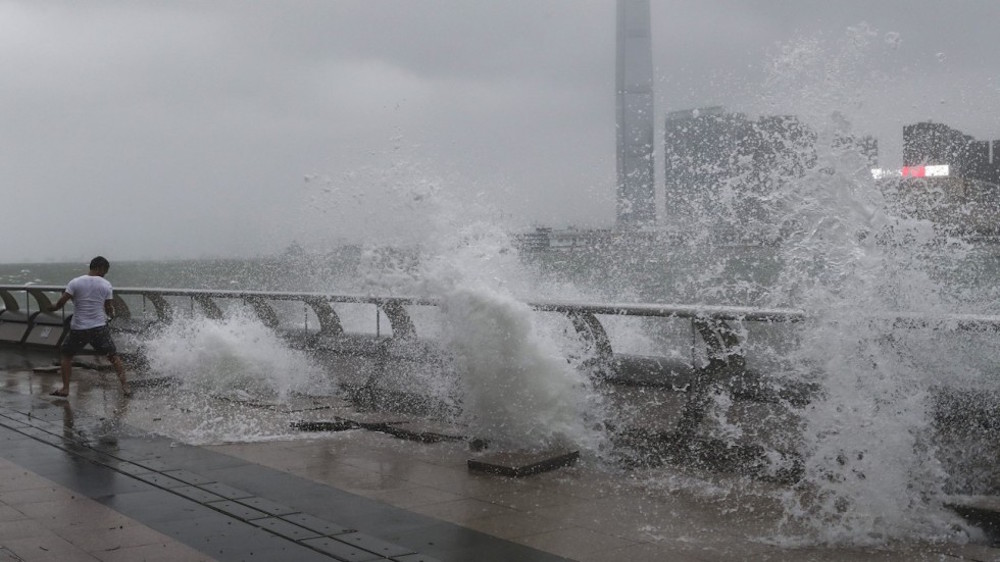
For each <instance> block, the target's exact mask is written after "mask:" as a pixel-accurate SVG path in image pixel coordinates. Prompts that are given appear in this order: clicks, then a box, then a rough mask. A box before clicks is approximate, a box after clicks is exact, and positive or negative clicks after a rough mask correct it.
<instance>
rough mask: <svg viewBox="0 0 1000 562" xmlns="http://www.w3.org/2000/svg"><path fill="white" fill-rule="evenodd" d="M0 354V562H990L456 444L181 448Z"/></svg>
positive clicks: (353, 441)
mask: <svg viewBox="0 0 1000 562" xmlns="http://www.w3.org/2000/svg"><path fill="white" fill-rule="evenodd" d="M0 357H3V358H4V361H3V362H2V363H0V367H2V369H0V561H7V560H109V561H110V560H225V561H228V560H282V561H285V560H304V561H308V560H348V561H353V560H356V561H362V562H363V561H367V560H385V559H390V560H396V561H399V562H412V561H418V560H425V561H431V560H442V561H473V560H474V561H493V560H495V561H514V560H517V561H555V560H579V561H582V562H591V561H593V562H597V561H619V560H621V561H625V560H628V561H652V560H678V561H687V560H690V561H708V560H817V561H826V560H830V561H832V560H899V561H903V560H907V561H908V560H1000V550H997V549H994V548H991V547H990V546H988V545H986V544H949V543H901V544H892V545H888V546H884V547H881V548H873V549H865V548H844V547H838V548H833V547H821V546H814V547H803V548H790V547H788V546H780V545H779V544H776V542H775V541H774V540H773V524H774V522H775V521H776V520H777V519H779V518H780V515H781V513H780V508H779V506H778V505H776V504H775V503H774V502H773V500H770V499H768V498H769V497H768V496H767V495H766V494H762V495H753V494H740V493H736V492H734V490H733V489H732V488H729V489H723V488H722V487H721V485H720V488H719V491H717V492H716V493H715V496H714V499H713V496H712V492H711V491H706V489H705V485H704V482H703V481H697V480H696V479H694V478H692V477H690V476H689V475H686V474H685V473H683V472H680V471H678V472H675V473H665V472H662V471H661V472H658V473H657V474H656V475H655V476H654V475H650V474H648V473H644V472H642V471H629V472H625V471H615V470H610V469H608V468H607V467H599V466H595V465H594V463H592V462H587V461H586V460H582V461H581V462H578V463H576V464H574V465H573V466H569V467H564V468H559V469H557V470H555V471H552V472H547V473H543V474H535V475H532V476H529V477H524V478H509V477H504V476H499V475H493V474H484V473H479V472H473V471H470V470H469V469H468V465H467V462H468V460H469V459H470V458H472V457H473V456H474V453H471V452H470V451H469V448H468V446H467V444H466V443H464V442H461V441H454V440H447V439H445V440H440V441H437V442H433V443H426V442H419V441H413V440H407V439H401V438H399V437H398V436H394V435H391V434H389V433H385V432H379V431H369V430H366V429H345V430H344V431H336V432H324V433H315V434H307V435H301V434H298V435H292V434H288V435H279V436H276V437H274V438H271V439H263V440H259V441H257V442H234V443H225V444H212V445H203V446H193V445H188V444H184V443H182V442H180V441H178V440H177V439H176V436H175V437H174V438H172V437H170V436H167V435H163V434H161V432H160V431H157V429H158V428H157V424H162V423H164V417H166V416H167V415H168V414H167V412H166V410H167V409H166V408H165V406H164V404H163V403H162V402H163V400H162V399H157V398H156V396H155V395H154V393H153V392H152V391H151V390H150V389H149V388H145V387H143V385H141V384H140V385H137V387H136V391H135V396H134V397H133V398H131V399H128V400H126V399H124V398H123V397H121V396H120V392H119V391H118V389H117V388H116V385H115V384H114V377H113V376H110V377H102V376H97V375H95V374H93V373H88V372H86V371H85V370H79V369H78V370H77V375H76V381H77V382H74V384H73V391H72V392H71V395H70V398H69V399H57V398H53V397H49V396H48V392H50V391H51V390H52V389H54V388H55V387H56V386H57V384H58V375H56V374H40V373H34V372H33V371H32V369H31V368H32V366H39V365H45V364H48V362H51V357H50V356H48V355H44V354H43V355H32V354H24V353H18V354H9V353H7V354H5V353H4V352H2V351H0ZM158 400H159V401H158ZM269 412H270V413H269ZM272 413H273V412H271V411H270V410H268V409H267V408H262V409H260V411H259V415H260V416H261V417H265V418H266V417H267V416H269V415H272ZM317 416H318V414H317ZM276 419H277V418H276ZM316 419H319V418H318V417H317V418H316ZM192 423H194V422H192ZM274 424H275V426H278V425H281V424H286V421H285V420H284V419H283V418H282V419H280V420H278V421H275V422H274ZM286 425H287V424H286ZM696 482H697V485H696V484H695V483H696ZM754 486H766V485H764V484H760V483H755V484H754ZM693 488H697V491H693Z"/></svg>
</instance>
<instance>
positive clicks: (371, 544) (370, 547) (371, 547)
mask: <svg viewBox="0 0 1000 562" xmlns="http://www.w3.org/2000/svg"><path fill="white" fill-rule="evenodd" d="M336 539H337V540H338V541H343V542H345V543H347V544H349V545H351V546H356V547H358V548H360V549H362V550H367V551H368V552H373V553H375V554H378V555H379V556H382V557H384V558H391V557H393V556H403V555H406V554H416V552H415V551H414V550H413V549H412V548H407V547H405V546H400V545H398V544H393V543H391V542H388V541H384V540H382V539H379V538H376V537H373V536H371V535H368V534H365V533H347V534H344V535H338V536H337V537H336Z"/></svg>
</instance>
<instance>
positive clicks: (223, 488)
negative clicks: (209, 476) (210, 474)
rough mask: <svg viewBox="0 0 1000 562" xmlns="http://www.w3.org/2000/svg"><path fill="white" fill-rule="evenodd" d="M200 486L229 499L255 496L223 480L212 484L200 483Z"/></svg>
mask: <svg viewBox="0 0 1000 562" xmlns="http://www.w3.org/2000/svg"><path fill="white" fill-rule="evenodd" d="M198 487H199V488H201V489H203V490H208V491H209V492H212V493H213V494H217V495H220V496H222V497H224V498H226V499H228V500H239V499H243V498H249V497H253V494H251V493H250V492H247V491H245V490H240V489H239V488H233V487H232V486H228V485H226V484H222V483H221V482H212V483H211V484H199V485H198Z"/></svg>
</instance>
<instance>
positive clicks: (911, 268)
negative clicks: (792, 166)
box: [776, 120, 957, 544]
mask: <svg viewBox="0 0 1000 562" xmlns="http://www.w3.org/2000/svg"><path fill="white" fill-rule="evenodd" d="M841 127H842V124H841V123H840V122H839V120H837V123H834V124H830V123H829V122H821V123H820V131H821V132H820V135H819V137H818V139H817V148H818V154H819V158H818V159H817V165H816V166H815V167H814V168H812V169H811V170H810V171H808V172H807V173H805V174H803V175H802V176H801V177H800V178H797V179H796V181H794V182H789V184H788V188H787V190H786V192H785V193H784V196H785V198H784V204H785V205H786V208H787V209H788V212H789V215H788V216H789V219H790V220H789V222H790V224H793V225H794V227H793V228H791V229H789V231H788V236H787V238H786V240H785V241H784V242H783V246H782V255H783V258H784V263H785V268H784V271H783V281H784V284H783V286H782V287H781V288H780V291H778V292H776V294H781V293H782V292H783V294H781V298H782V299H783V300H786V302H787V301H791V302H796V303H799V305H800V306H802V307H803V308H805V309H806V310H807V311H808V312H809V314H810V316H811V318H812V320H811V321H810V322H808V323H806V324H805V325H804V327H803V331H802V334H801V340H800V348H799V349H798V351H797V352H796V353H795V354H794V358H795V359H796V360H797V361H798V362H799V364H800V365H801V366H802V367H803V369H802V370H801V371H800V373H799V375H800V377H801V378H803V379H805V380H807V381H809V382H815V383H818V385H819V388H820V391H819V393H818V394H817V395H816V396H815V397H814V399H813V400H812V402H811V403H810V404H809V405H808V406H807V407H805V408H804V409H803V410H802V411H801V419H802V430H803V431H802V441H803V444H802V451H801V452H802V454H803V455H804V457H803V458H804V475H803V478H802V480H801V481H800V482H799V483H798V484H797V485H796V486H794V487H793V488H792V489H791V490H790V491H789V492H787V493H786V494H785V495H784V501H785V507H786V514H785V522H786V529H790V528H792V527H796V526H797V525H803V526H804V528H805V529H806V532H805V535H802V536H800V537H799V540H805V541H806V542H811V541H819V542H823V543H843V544H884V543H885V542H887V541H889V540H893V539H897V538H920V539H927V540H941V539H954V538H956V536H955V527H954V525H955V524H956V522H957V517H955V516H953V515H951V514H949V513H947V512H946V511H945V510H944V509H943V508H942V505H941V500H940V498H941V494H942V490H943V485H944V482H945V476H946V475H945V473H944V471H943V470H942V469H941V465H940V463H939V461H938V460H937V458H936V455H935V450H936V449H935V446H934V444H933V439H932V435H933V424H932V417H931V415H930V414H929V407H930V403H929V397H930V393H931V390H932V388H931V387H932V383H934V382H935V381H936V380H937V375H938V373H935V372H933V371H932V370H928V369H927V368H926V365H923V364H921V362H920V358H921V356H922V354H923V352H926V350H928V349H930V348H932V347H933V346H936V345H937V344H936V343H935V341H934V340H935V339H936V336H935V335H934V334H932V333H928V332H926V331H923V332H922V331H919V330H907V329H906V328H897V327H895V326H894V324H893V315H894V314H898V313H908V312H919V313H920V314H934V313H935V312H939V311H942V309H943V307H942V303H941V302H940V300H939V298H938V295H939V294H940V293H941V288H940V287H939V286H938V285H937V283H936V282H935V281H934V280H933V279H932V277H931V276H930V275H929V274H928V273H927V272H928V269H929V268H934V267H936V266H937V264H936V263H935V262H934V261H933V260H931V259H929V257H930V256H932V255H933V254H934V253H935V252H934V250H935V248H934V245H935V244H937V246H938V247H940V246H941V243H940V237H939V236H938V235H937V233H936V232H935V230H934V228H933V226H932V225H931V224H929V223H927V222H926V221H918V220H913V219H906V218H903V217H899V216H893V215H892V214H890V213H889V212H888V208H889V207H888V205H887V204H886V201H885V200H884V198H883V197H882V194H881V192H880V189H879V187H878V186H876V185H875V182H874V181H873V179H872V178H871V176H870V175H868V174H865V173H863V170H864V166H865V164H864V159H863V158H862V156H861V155H860V154H858V153H856V152H853V153H852V151H850V150H846V149H844V148H842V147H838V145H837V143H836V142H834V141H835V139H838V138H842V136H841V135H843V134H844V133H843V131H842V130H840V129H841ZM831 129H834V131H833V132H830V131H831ZM945 246H947V244H945ZM817 373H818V374H819V376H818V378H816V375H817Z"/></svg>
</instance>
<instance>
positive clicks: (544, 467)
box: [468, 450, 580, 477]
mask: <svg viewBox="0 0 1000 562" xmlns="http://www.w3.org/2000/svg"><path fill="white" fill-rule="evenodd" d="M578 458H580V452H579V451H565V450H558V451H528V452H516V451H515V452H504V451H501V452H496V453H488V454H485V455H482V456H480V457H477V458H474V459H469V461H468V465H469V470H475V471H480V472H489V473H492V474H500V475H502V476H512V477H520V476H529V475H532V474H538V473H540V472H547V471H549V470H554V469H556V468H560V467H563V466H568V465H571V464H573V463H574V462H576V460H577V459H578Z"/></svg>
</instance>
